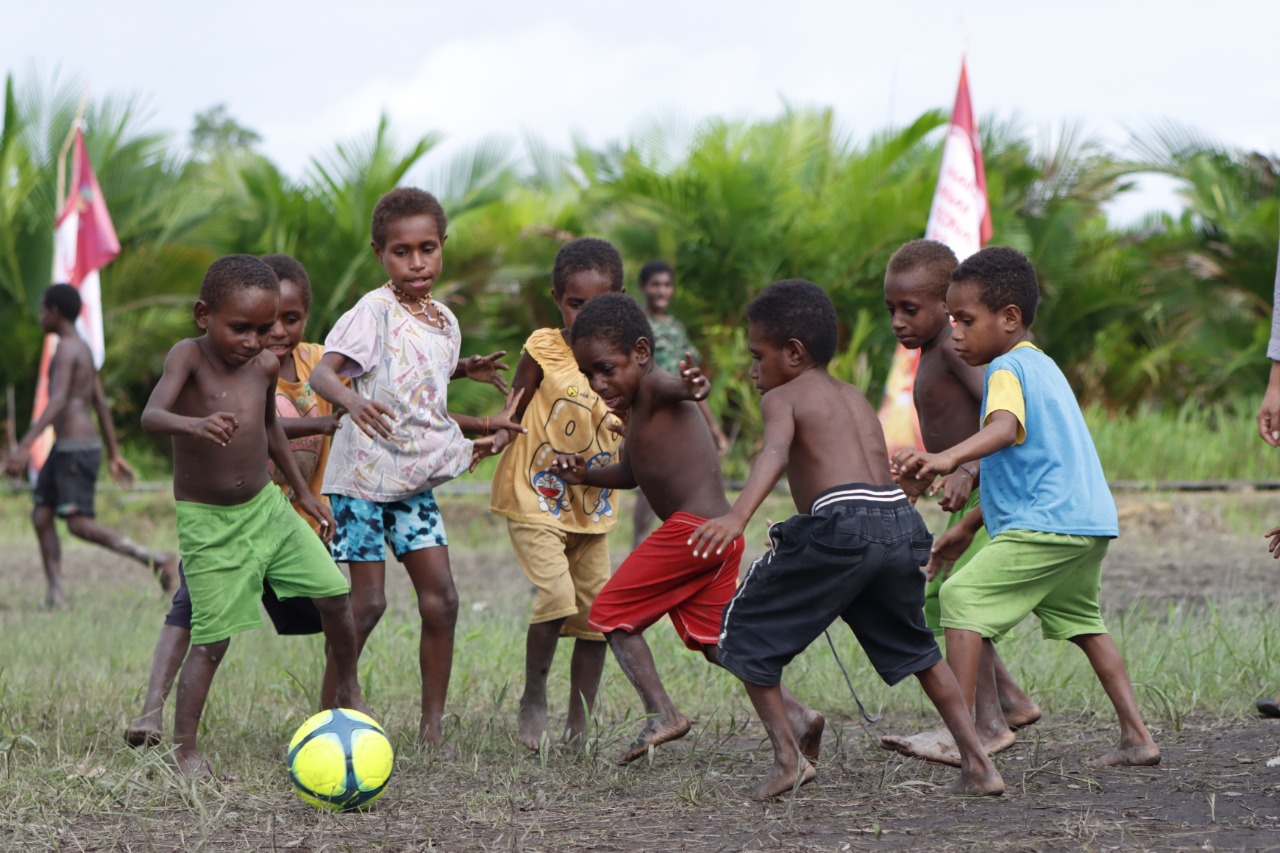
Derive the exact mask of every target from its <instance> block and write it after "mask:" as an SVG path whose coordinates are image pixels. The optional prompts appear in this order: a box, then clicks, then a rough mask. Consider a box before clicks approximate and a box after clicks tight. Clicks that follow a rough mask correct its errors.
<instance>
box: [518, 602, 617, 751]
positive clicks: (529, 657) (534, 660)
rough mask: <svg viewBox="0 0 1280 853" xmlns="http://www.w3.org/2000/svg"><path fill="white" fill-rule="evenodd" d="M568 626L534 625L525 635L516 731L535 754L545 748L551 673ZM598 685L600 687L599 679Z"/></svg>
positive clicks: (557, 621)
mask: <svg viewBox="0 0 1280 853" xmlns="http://www.w3.org/2000/svg"><path fill="white" fill-rule="evenodd" d="M564 623H565V620H564V618H560V619H552V620H550V621H548V622H534V623H533V624H532V625H530V626H529V631H528V633H526V634H525V640H524V692H523V693H522V694H520V713H519V714H518V715H517V717H516V728H517V730H518V732H519V735H520V742H521V743H523V744H524V745H525V746H527V747H529V749H532V750H534V751H537V750H539V749H541V748H542V736H543V734H544V733H546V731H547V673H549V672H551V663H552V661H554V660H555V657H556V645H557V644H558V643H559V642H560V627H561V626H562V625H564ZM574 651H575V652H576V651H577V649H576V648H575V649H574ZM601 668H602V669H603V662H602V667H601ZM596 684H597V686H598V685H599V677H598V676H597V678H596Z"/></svg>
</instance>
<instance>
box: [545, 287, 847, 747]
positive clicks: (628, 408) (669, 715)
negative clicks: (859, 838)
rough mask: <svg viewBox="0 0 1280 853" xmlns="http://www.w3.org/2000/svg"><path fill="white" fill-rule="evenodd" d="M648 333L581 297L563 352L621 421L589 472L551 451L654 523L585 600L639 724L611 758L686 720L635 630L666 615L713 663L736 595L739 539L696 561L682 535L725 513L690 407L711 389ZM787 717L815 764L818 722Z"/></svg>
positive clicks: (639, 323) (704, 432)
mask: <svg viewBox="0 0 1280 853" xmlns="http://www.w3.org/2000/svg"><path fill="white" fill-rule="evenodd" d="M652 335H653V329H652V328H651V327H650V326H649V323H648V321H647V320H646V319H645V315H644V313H643V312H642V311H641V310H640V306H638V305H636V303H635V302H633V301H632V300H631V299H629V298H627V297H626V296H623V295H621V294H613V293H606V294H604V295H602V296H598V297H596V298H595V299H593V300H591V301H590V302H589V303H587V305H585V306H584V307H583V309H582V313H580V314H579V315H578V319H577V320H575V321H574V323H573V354H574V358H575V359H576V360H577V362H578V366H579V368H581V370H582V372H583V374H585V375H586V377H587V380H588V381H589V382H590V384H591V390H592V391H594V392H596V393H597V394H599V395H600V396H601V397H603V398H604V400H605V403H606V404H607V405H608V406H609V410H610V411H612V412H613V413H614V414H616V415H618V416H619V417H620V418H622V419H623V420H624V421H625V422H626V424H627V434H626V441H625V442H624V444H623V447H622V456H621V459H620V461H619V462H618V464H616V465H610V466H608V467H606V468H600V467H595V468H588V467H587V464H586V460H585V459H583V458H582V456H580V455H573V456H561V457H560V458H559V459H557V460H556V468H555V470H556V472H557V473H558V474H560V476H561V477H562V478H563V479H564V480H565V481H566V482H568V483H570V484H572V485H584V484H585V485H589V486H596V487H598V488H608V489H634V488H636V487H637V485H638V486H639V488H640V489H641V490H642V491H643V492H644V494H645V495H646V497H648V498H649V500H650V501H651V505H652V506H653V509H654V512H656V513H657V515H658V518H660V519H661V520H662V525H661V526H660V527H659V528H658V529H657V530H656V531H654V532H653V533H652V534H650V535H649V536H648V537H647V538H646V539H645V540H644V541H643V542H642V543H641V544H640V547H638V548H636V549H635V550H634V551H632V552H631V554H630V556H628V557H627V559H626V560H625V561H623V563H622V565H621V566H620V567H619V568H618V571H617V572H615V573H614V575H613V577H611V578H610V579H609V581H608V583H606V584H605V585H604V589H602V590H600V594H599V595H598V596H596V600H595V603H594V604H593V605H592V606H591V617H590V620H589V623H588V624H590V626H591V627H592V628H594V629H596V630H598V631H601V632H603V633H604V635H605V637H606V638H607V639H608V641H609V647H610V648H612V649H613V654H614V657H615V658H617V660H618V665H619V666H620V667H621V668H622V671H623V672H624V673H626V675H627V678H628V679H630V681H631V684H632V685H633V686H634V687H635V689H636V692H638V693H639V694H640V698H641V700H642V701H643V703H644V712H645V714H646V716H647V717H648V720H647V721H646V722H645V724H644V727H643V728H642V729H641V730H640V733H639V735H637V736H636V739H635V740H634V741H633V742H632V744H631V746H630V747H629V748H628V749H627V751H626V752H625V753H623V755H622V758H621V760H620V762H619V763H621V764H627V763H630V762H632V761H635V760H636V759H637V758H642V757H644V756H645V755H647V754H648V752H649V750H650V749H652V748H654V747H657V746H659V745H660V744H663V743H666V742H667V741H672V740H676V739H677V738H681V737H684V736H685V734H687V733H688V731H689V719H688V718H687V717H686V716H685V715H684V714H682V713H680V711H679V710H678V709H677V708H676V706H675V703H674V702H672V701H671V697H670V696H668V695H667V691H666V688H665V687H663V684H662V679H661V678H659V676H658V671H657V668H656V667H655V666H654V662H653V655H652V653H650V651H649V645H648V643H646V642H645V639H644V636H643V634H644V631H645V629H646V628H648V627H649V626H650V625H652V624H654V623H655V622H657V621H658V620H659V619H661V618H662V617H663V616H664V615H670V616H671V622H672V624H674V625H675V628H676V631H677V633H679V634H680V639H682V640H683V641H684V644H685V645H686V646H687V647H688V648H690V649H692V650H693V651H696V652H702V654H703V655H704V656H706V658H707V660H709V661H711V662H712V663H716V643H717V642H718V641H719V637H720V616H721V614H722V613H723V612H724V608H725V605H726V604H728V603H729V599H730V598H732V597H733V593H734V590H736V589H737V588H738V564H739V562H740V561H741V559H742V549H743V541H742V538H741V537H739V538H738V539H736V540H734V542H733V543H732V544H731V545H730V546H729V548H728V552H727V553H726V554H715V555H704V556H702V557H697V556H695V555H694V553H693V551H692V549H691V548H690V547H689V534H690V533H692V532H693V531H694V530H696V529H697V527H698V525H700V524H702V523H703V522H704V521H706V520H707V519H708V518H713V517H717V516H721V515H724V514H725V513H727V512H728V511H729V501H728V500H727V499H726V498H725V495H724V480H723V478H722V477H721V474H720V464H719V462H718V460H717V458H716V457H717V449H718V448H717V444H716V440H715V438H714V436H713V435H712V433H711V431H710V430H709V429H708V428H707V421H706V418H705V416H704V415H703V414H702V413H701V411H700V408H699V406H698V405H697V404H698V402H699V401H702V400H705V399H706V397H707V393H708V391H709V390H710V387H709V386H708V384H707V380H706V377H704V376H703V375H702V372H701V371H700V370H698V368H697V367H695V366H694V365H693V359H692V355H691V354H690V353H686V354H685V359H684V361H682V362H681V363H680V365H679V367H680V368H681V370H680V374H679V375H678V376H677V375H674V374H671V373H668V372H667V371H666V370H664V369H662V368H660V367H658V366H657V365H656V364H655V362H654V358H653V345H652V344H651V343H650V341H651V340H652ZM783 695H784V697H785V698H786V699H788V700H790V703H791V704H790V710H791V712H792V716H791V720H792V721H793V723H794V724H795V725H796V726H797V727H798V729H799V730H798V732H797V735H798V737H799V739H800V742H801V749H802V751H803V752H804V753H805V755H806V756H809V757H812V758H817V754H818V747H819V744H820V743H821V740H822V728H823V724H824V722H823V719H822V717H821V716H820V715H819V714H817V713H816V712H813V711H810V710H809V709H807V708H804V707H803V706H802V705H800V704H799V703H797V702H795V701H794V699H792V697H791V696H790V694H788V693H785V692H784V694H783Z"/></svg>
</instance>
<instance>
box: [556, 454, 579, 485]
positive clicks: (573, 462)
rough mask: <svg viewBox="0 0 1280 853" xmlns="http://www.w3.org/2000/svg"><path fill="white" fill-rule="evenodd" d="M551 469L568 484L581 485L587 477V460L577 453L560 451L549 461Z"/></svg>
mask: <svg viewBox="0 0 1280 853" xmlns="http://www.w3.org/2000/svg"><path fill="white" fill-rule="evenodd" d="M551 470H552V471H553V472H555V474H556V476H557V477H559V478H560V479H561V480H564V481H565V482H566V483H568V484H569V485H570V486H581V485H582V484H583V482H584V481H585V480H586V478H587V461H586V460H585V459H583V458H582V455H581V454H578V453H573V454H568V453H562V454H560V455H559V456H557V457H556V458H555V459H554V460H553V461H552V462H551Z"/></svg>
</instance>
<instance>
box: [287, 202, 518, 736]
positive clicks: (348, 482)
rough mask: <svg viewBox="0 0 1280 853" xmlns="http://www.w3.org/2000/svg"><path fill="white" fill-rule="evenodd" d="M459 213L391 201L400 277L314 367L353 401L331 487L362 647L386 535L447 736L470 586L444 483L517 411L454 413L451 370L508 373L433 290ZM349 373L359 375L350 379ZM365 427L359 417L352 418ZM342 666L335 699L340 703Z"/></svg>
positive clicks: (384, 235) (381, 222)
mask: <svg viewBox="0 0 1280 853" xmlns="http://www.w3.org/2000/svg"><path fill="white" fill-rule="evenodd" d="M447 226H448V219H447V217H446V216H445V212H444V208H442V207H441V206H440V202H439V201H437V200H436V197H435V196H433V195H431V194H430V193H428V192H423V191H422V190H418V189H412V188H409V187H402V188H400V189H395V190H392V191H391V192H389V193H387V194H386V195H384V196H383V197H382V198H381V199H379V200H378V204H377V205H376V206H375V207H374V210H373V222H372V225H371V228H370V232H371V236H372V246H373V252H374V254H375V255H377V257H378V260H379V262H381V264H382V266H383V268H384V269H385V270H386V271H387V275H388V277H389V279H388V281H387V282H386V284H383V285H381V286H379V287H377V288H375V289H374V290H371V291H369V292H368V293H366V294H365V295H364V296H363V297H361V298H360V301H359V302H357V303H356V305H355V307H353V308H352V309H351V310H350V311H348V312H347V313H346V314H344V315H342V317H341V318H340V319H339V320H338V322H337V324H336V325H335V326H334V327H333V330H332V331H331V332H329V336H328V337H327V338H326V339H325V343H324V347H325V353H324V357H323V358H321V359H320V363H319V364H317V365H316V366H315V369H314V370H313V371H312V373H311V386H312V387H313V388H314V389H315V390H316V393H317V394H319V395H320V396H321V397H323V398H325V399H326V400H328V401H329V402H331V403H333V404H334V405H335V406H341V407H342V408H344V409H346V410H347V412H348V420H349V421H350V425H348V426H344V427H343V429H341V430H339V431H338V432H337V433H336V434H335V436H334V439H333V447H332V450H331V451H330V457H329V458H330V461H329V464H328V465H327V466H326V468H325V472H324V485H323V487H322V488H323V491H324V493H325V494H326V495H328V496H329V499H330V500H331V501H332V503H333V514H334V517H335V518H336V519H337V523H338V529H337V532H336V533H335V535H334V538H333V557H334V559H335V560H337V561H338V562H340V563H347V564H348V565H349V566H350V571H351V608H352V611H353V613H354V615H355V624H356V642H357V648H358V649H360V650H362V649H363V648H364V644H365V642H366V641H367V640H368V639H369V634H370V633H372V632H373V629H374V627H376V626H377V624H378V621H379V620H380V619H381V618H382V614H383V612H385V611H386V609H387V599H386V595H385V593H384V586H385V578H386V554H387V551H386V548H387V545H390V546H391V550H392V552H393V553H394V554H395V556H396V559H397V560H399V561H400V562H401V563H403V564H404V568H405V571H406V572H407V573H408V574H409V579H410V580H411V581H412V582H413V588H414V590H415V591H416V593H417V598H418V613H419V615H420V616H421V618H422V638H421V641H420V643H419V652H418V661H419V666H420V668H421V671H422V720H421V722H420V724H419V726H418V738H419V740H421V741H423V742H424V743H429V744H433V745H435V746H442V745H443V737H444V733H443V731H442V729H441V721H442V719H443V717H444V705H445V699H446V697H447V695H448V691H449V676H450V673H451V671H452V668H453V631H454V626H455V624H456V623H457V617H458V593H457V590H456V589H455V588H454V585H453V573H452V571H451V569H450V567H449V550H448V539H447V537H446V536H445V530H444V519H443V518H441V516H440V509H439V507H438V506H437V505H436V499H435V496H434V495H433V494H432V491H431V490H432V489H433V488H435V487H436V486H438V485H440V484H441V483H445V482H448V481H449V480H452V479H453V478H454V477H456V476H458V475H459V474H461V473H463V472H465V471H466V470H467V468H468V467H469V466H470V465H471V462H472V453H473V446H472V442H470V441H468V440H467V439H465V438H463V433H472V434H475V435H479V434H481V433H484V434H488V433H489V432H490V431H491V430H490V426H491V425H492V427H493V428H498V427H502V426H512V427H515V428H517V429H518V425H515V424H511V423H510V422H509V421H508V420H507V419H506V417H505V415H499V416H497V417H495V418H493V419H492V421H491V419H490V418H489V417H485V418H483V419H482V418H476V417H470V416H467V415H453V414H451V413H450V412H449V410H448V387H449V380H450V379H451V378H453V377H455V376H461V375H463V374H464V373H465V374H466V375H467V376H469V377H471V378H473V379H479V380H480V381H484V382H491V383H496V384H498V386H499V387H501V385H502V381H501V379H500V378H499V377H497V374H496V372H495V367H497V368H500V369H506V365H503V364H500V363H498V362H497V360H498V359H499V358H501V356H502V355H503V353H495V354H493V355H490V356H484V357H480V356H472V357H470V358H467V359H461V360H460V359H459V358H458V355H459V349H460V348H461V345H462V333H461V332H460V331H459V329H458V321H457V318H455V317H454V316H453V312H451V311H450V310H449V309H448V308H446V307H445V306H444V305H442V304H440V303H439V302H436V301H435V300H434V299H432V298H431V288H432V286H433V285H434V284H435V283H436V279H437V278H438V277H439V275H440V270H441V268H442V265H443V261H444V243H445V240H446V239H447V233H446V227H447ZM339 377H345V378H347V379H350V380H351V386H350V387H348V386H347V385H345V384H343V382H342V380H341V379H340V378H339ZM350 427H354V428H350ZM334 675H335V672H334V670H333V668H332V667H330V669H329V671H328V672H327V673H326V676H325V687H324V690H323V691H322V694H321V702H322V703H323V704H324V705H325V706H326V707H328V705H329V703H330V702H331V697H332V691H333V687H334V681H333V676H334Z"/></svg>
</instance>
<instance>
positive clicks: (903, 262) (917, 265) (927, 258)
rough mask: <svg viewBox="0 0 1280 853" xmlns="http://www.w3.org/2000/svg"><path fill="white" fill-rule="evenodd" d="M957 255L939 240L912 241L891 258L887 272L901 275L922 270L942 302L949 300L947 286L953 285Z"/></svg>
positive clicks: (901, 247) (904, 244)
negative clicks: (952, 273) (952, 272)
mask: <svg viewBox="0 0 1280 853" xmlns="http://www.w3.org/2000/svg"><path fill="white" fill-rule="evenodd" d="M956 264H957V261H956V253H955V252H953V251H951V248H950V247H949V246H947V245H946V244H944V243H939V242H938V241H937V240H912V241H911V242H910V243H903V244H902V246H900V247H899V248H898V251H896V252H894V253H893V257H891V258H889V266H888V268H887V270H886V272H889V273H893V274H901V273H905V272H910V271H911V270H914V269H922V270H924V272H925V274H926V275H927V276H928V277H929V278H928V283H929V284H930V285H931V287H930V289H931V290H932V291H933V293H934V295H935V296H937V297H938V299H940V300H945V299H946V298H947V286H948V285H949V284H950V283H951V271H952V270H954V269H955V268H956Z"/></svg>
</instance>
